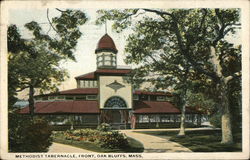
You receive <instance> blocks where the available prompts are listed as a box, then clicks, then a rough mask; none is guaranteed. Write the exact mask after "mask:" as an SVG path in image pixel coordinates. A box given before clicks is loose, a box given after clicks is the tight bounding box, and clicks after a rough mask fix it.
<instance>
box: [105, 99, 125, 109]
mask: <svg viewBox="0 0 250 160" xmlns="http://www.w3.org/2000/svg"><path fill="white" fill-rule="evenodd" d="M104 108H110V109H125V108H127V104H126V102H125V101H124V100H123V99H122V98H120V97H117V96H114V97H111V98H109V99H108V100H107V101H106V102H105V105H104Z"/></svg>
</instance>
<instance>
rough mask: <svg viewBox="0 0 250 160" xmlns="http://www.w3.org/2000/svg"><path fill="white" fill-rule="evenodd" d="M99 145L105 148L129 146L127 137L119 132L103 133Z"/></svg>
mask: <svg viewBox="0 0 250 160" xmlns="http://www.w3.org/2000/svg"><path fill="white" fill-rule="evenodd" d="M98 143H99V144H100V146H101V147H104V148H112V149H114V148H125V147H127V146H128V140H127V137H126V136H125V135H124V134H121V133H119V132H118V131H109V132H102V133H101V135H100V137H99V140H98Z"/></svg>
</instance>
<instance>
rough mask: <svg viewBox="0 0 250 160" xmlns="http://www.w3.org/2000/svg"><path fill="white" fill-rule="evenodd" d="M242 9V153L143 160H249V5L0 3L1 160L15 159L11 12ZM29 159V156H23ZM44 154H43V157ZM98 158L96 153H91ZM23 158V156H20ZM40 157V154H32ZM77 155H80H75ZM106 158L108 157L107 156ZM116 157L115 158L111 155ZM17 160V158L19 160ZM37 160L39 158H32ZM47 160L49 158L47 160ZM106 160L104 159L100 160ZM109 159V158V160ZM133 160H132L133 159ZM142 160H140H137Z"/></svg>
mask: <svg viewBox="0 0 250 160" xmlns="http://www.w3.org/2000/svg"><path fill="white" fill-rule="evenodd" d="M164 6H166V7H167V8H201V7H205V8H241V9H242V35H243V36H244V37H242V43H243V48H242V51H243V55H242V71H243V77H242V85H243V90H242V93H243V101H242V104H243V109H242V110H243V116H242V117H243V152H215V153H213V152H212V153H211V152H206V153H142V154H140V155H142V156H143V159H204V158H205V159H248V158H249V122H250V121H249V50H250V48H249V36H250V34H249V1H247V0H231V1H218V0H217V1H212V0H211V1H210V0H203V1H201V0H196V1H194V0H190V1H178V0H176V1H138V0H137V1H114V0H113V1H111V0H109V1H107V0H105V1H104V0H102V1H101V0H99V1H44V2H41V1H3V2H1V47H0V48H1V54H0V58H1V59H0V60H1V61H0V62H1V63H0V68H1V72H0V87H1V89H0V113H1V116H0V118H1V119H0V121H1V126H0V130H1V137H0V141H1V148H0V151H1V157H0V158H1V159H15V155H16V154H14V153H8V152H7V131H8V130H7V108H8V107H7V106H8V105H7V45H6V42H7V36H6V30H7V24H8V21H7V20H8V10H9V9H10V8H22V9H31V8H33V9H34V8H56V7H57V8H67V7H70V8H143V7H145V8H146V7H148V8H162V7H164ZM25 154H26V155H30V154H29V153H25ZM45 154H46V153H42V155H45ZM93 154H95V155H97V154H96V153H93ZM22 155H24V153H22ZM32 155H41V153H32ZM76 155H79V153H77V154H76ZM107 155H108V154H107ZM112 155H115V154H112ZM19 159H20V158H19ZM35 159H38V158H35ZM47 159H48V158H47ZM102 159H105V158H102ZM108 159H110V158H108ZM133 159H135V158H133ZM138 159H141V158H138Z"/></svg>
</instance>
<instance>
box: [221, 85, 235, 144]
mask: <svg viewBox="0 0 250 160" xmlns="http://www.w3.org/2000/svg"><path fill="white" fill-rule="evenodd" d="M221 100H222V102H221V103H222V107H223V109H222V117H221V129H222V141H221V143H223V144H231V143H233V134H232V126H231V115H230V110H229V107H230V106H229V102H228V97H227V92H226V89H223V90H222V93H221Z"/></svg>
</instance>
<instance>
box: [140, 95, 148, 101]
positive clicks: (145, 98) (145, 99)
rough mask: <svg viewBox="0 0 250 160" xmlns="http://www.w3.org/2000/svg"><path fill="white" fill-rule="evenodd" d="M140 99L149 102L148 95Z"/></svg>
mask: <svg viewBox="0 0 250 160" xmlns="http://www.w3.org/2000/svg"><path fill="white" fill-rule="evenodd" d="M140 99H141V100H144V101H147V100H148V95H141V96H140Z"/></svg>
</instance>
